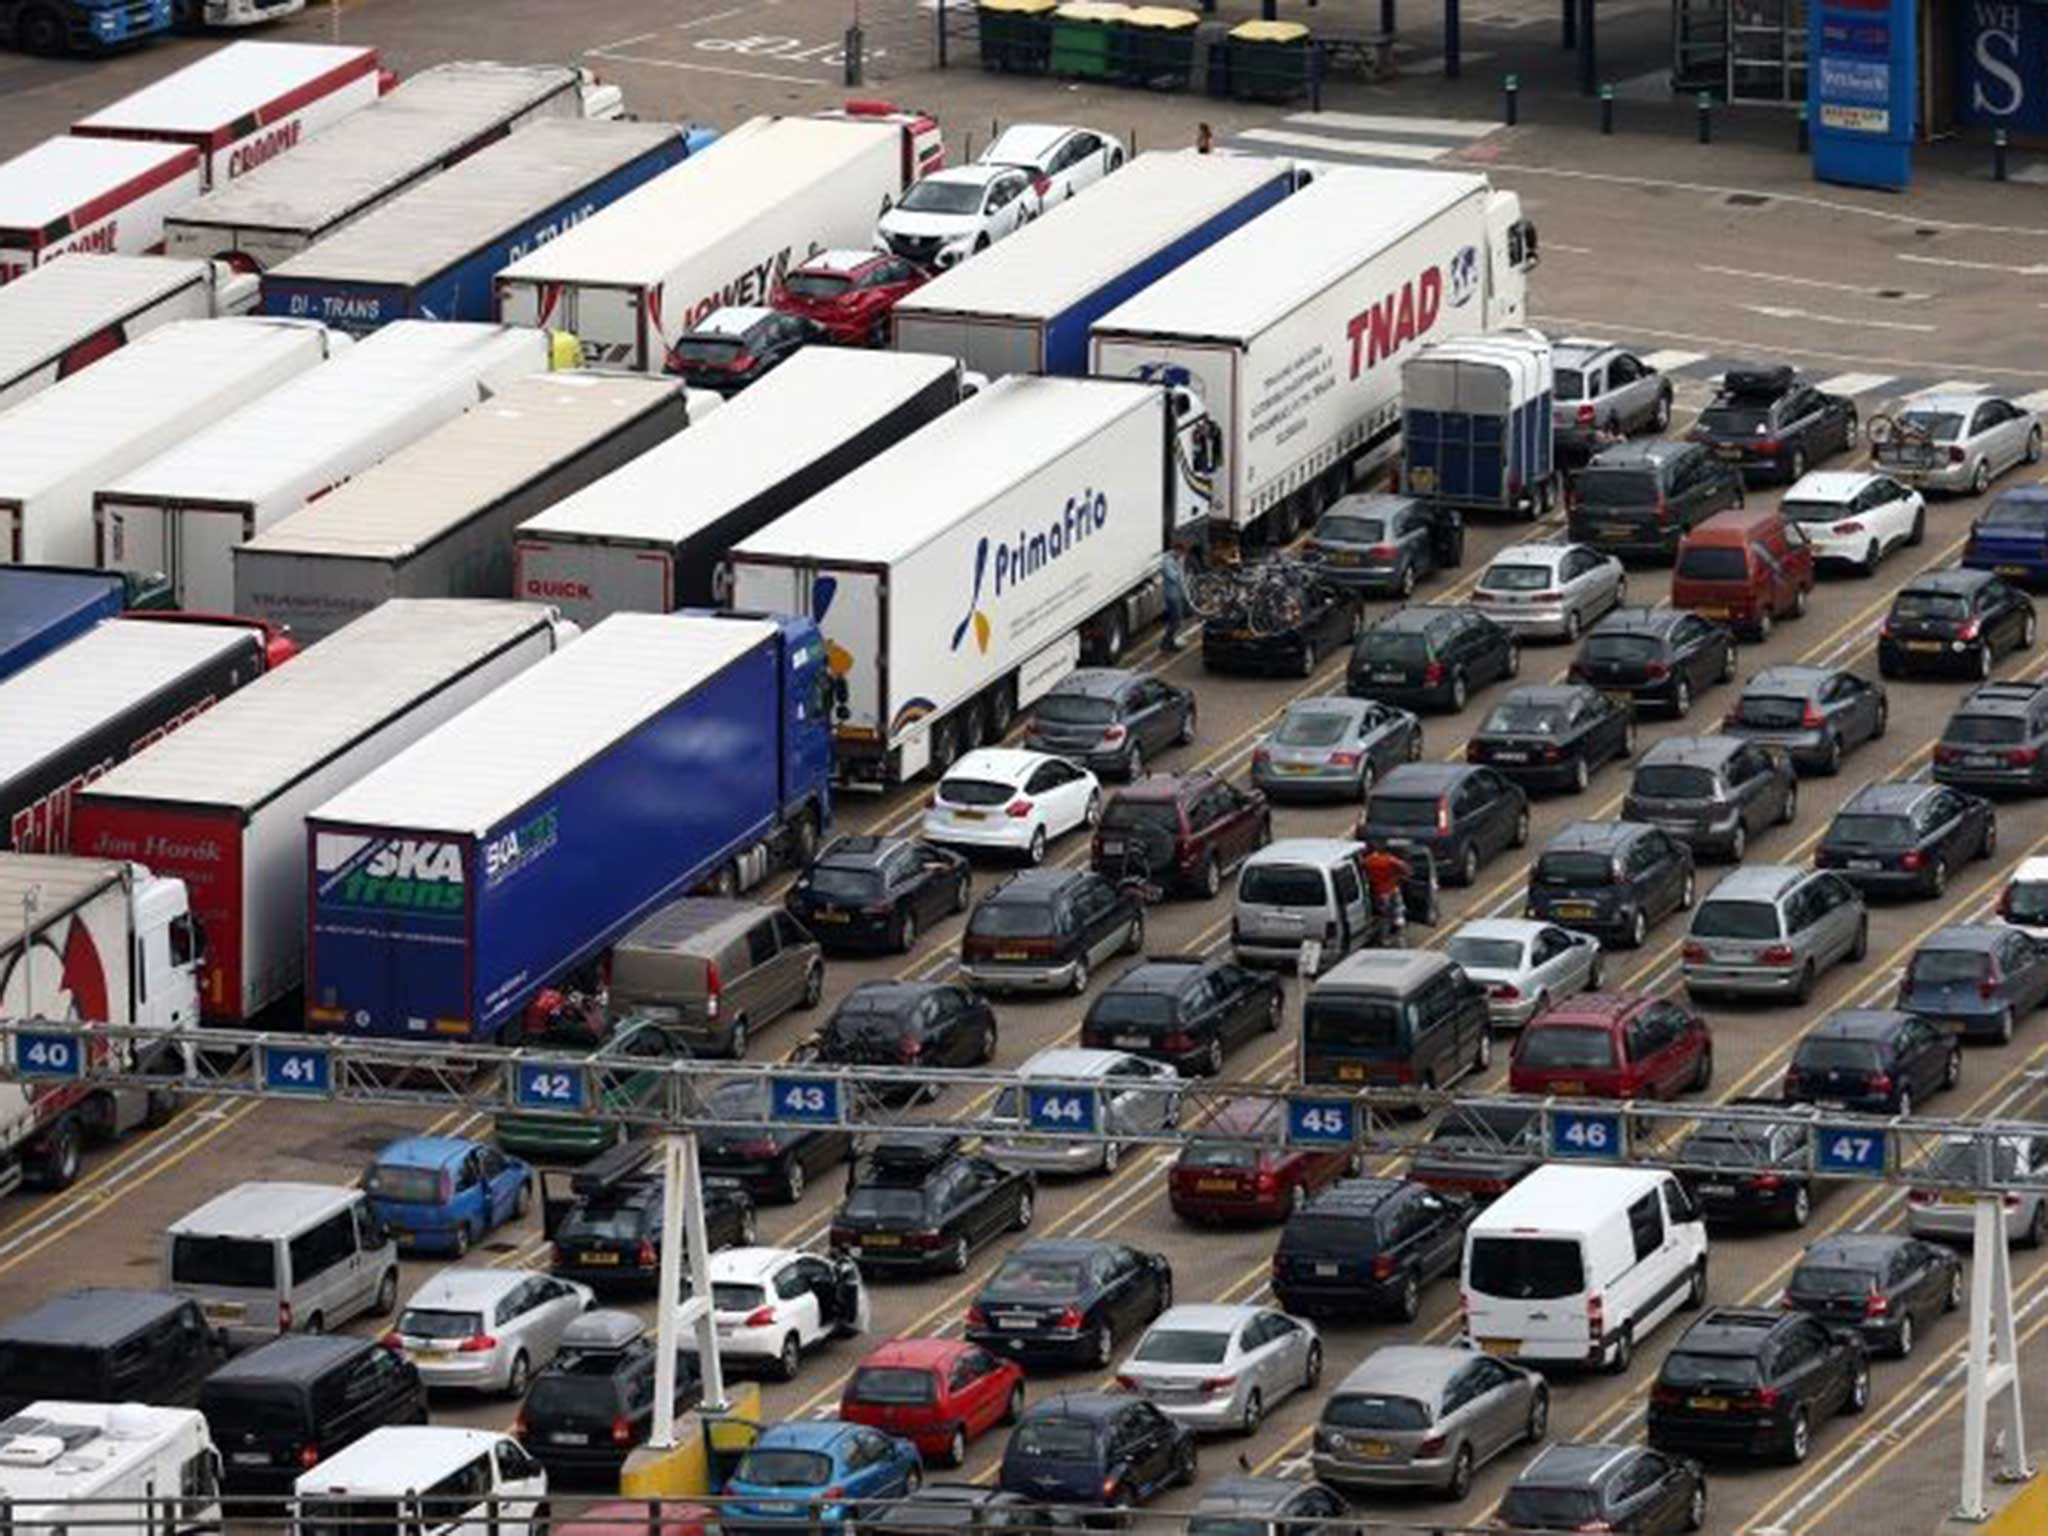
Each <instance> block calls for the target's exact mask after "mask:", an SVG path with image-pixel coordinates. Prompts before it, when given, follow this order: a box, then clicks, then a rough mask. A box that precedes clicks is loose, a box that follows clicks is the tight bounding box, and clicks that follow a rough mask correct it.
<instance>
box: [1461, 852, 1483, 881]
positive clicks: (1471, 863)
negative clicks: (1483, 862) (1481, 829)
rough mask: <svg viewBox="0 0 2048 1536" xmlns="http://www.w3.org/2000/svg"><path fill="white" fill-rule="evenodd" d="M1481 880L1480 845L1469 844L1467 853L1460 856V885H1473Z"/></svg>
mask: <svg viewBox="0 0 2048 1536" xmlns="http://www.w3.org/2000/svg"><path fill="white" fill-rule="evenodd" d="M1478 879H1479V845H1478V844H1477V843H1467V844H1466V845H1465V851H1464V852H1463V853H1462V854H1460V855H1459V856H1458V880H1457V883H1458V884H1459V885H1472V884H1474V883H1475V882H1476V881H1477V880H1478Z"/></svg>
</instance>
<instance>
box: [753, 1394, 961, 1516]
mask: <svg viewBox="0 0 2048 1536" xmlns="http://www.w3.org/2000/svg"><path fill="white" fill-rule="evenodd" d="M923 1481H924V1466H923V1463H922V1462H920V1461H919V1459H918V1455H917V1447H916V1446H914V1445H912V1444H911V1443H910V1442H909V1441H908V1440H903V1439H899V1438H897V1437H896V1436H895V1435H885V1434H883V1433H882V1432H881V1431H880V1430H875V1429H870V1428H868V1427H867V1426H866V1425H865V1424H845V1423H841V1422H840V1421H839V1420H837V1419H802V1420H791V1421H787V1422H784V1423H781V1424H766V1425H763V1426H761V1429H760V1432H759V1435H758V1437H757V1438H756V1439H755V1441H754V1443H753V1444H752V1445H751V1446H749V1447H748V1448H747V1452H746V1454H745V1455H743V1456H742V1457H740V1461H739V1465H738V1466H737V1467H735V1468H734V1469H733V1474H732V1476H731V1477H730V1478H728V1479H727V1480H726V1484H725V1487H724V1488H723V1489H722V1490H720V1491H721V1492H723V1493H724V1495H725V1503H723V1504H722V1505H720V1507H719V1511H718V1529H719V1531H720V1532H721V1533H722V1536H755V1533H759V1532H764V1531H804V1532H809V1531H815V1530H817V1529H818V1528H819V1527H820V1526H822V1527H824V1528H825V1529H827V1530H830V1529H834V1528H837V1529H846V1528H848V1527H849V1526H850V1525H851V1523H852V1522H851V1518H850V1517H851V1515H852V1513H853V1512H854V1511H855V1510H857V1509H859V1508H860V1507H861V1506H862V1505H863V1504H866V1503H869V1502H872V1501H874V1500H877V1499H888V1498H895V1497H898V1496H900V1495H902V1494H906V1493H909V1492H911V1491H913V1490H914V1489H915V1488H916V1487H917V1485H918V1484H919V1483H921V1482H923ZM842 1500H843V1501H845V1502H841V1501H842ZM814 1506H816V1507H817V1508H816V1513H815V1514H814V1513H813V1512H812V1511H813V1507H814Z"/></svg>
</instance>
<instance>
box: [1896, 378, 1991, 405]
mask: <svg viewBox="0 0 2048 1536" xmlns="http://www.w3.org/2000/svg"><path fill="white" fill-rule="evenodd" d="M1990 393H1991V386H1990V385H1989V384H1979V383H1978V382H1977V381H1976V380H1974V379H1943V380H1942V381H1941V382H1940V383H1939V384H1929V385H1928V386H1927V387H1926V388H1925V389H1916V390H1914V391H1913V392H1912V393H1911V394H1910V395H1908V396H1906V398H1907V399H1908V400H1924V399H1925V398H1926V397H1927V396H1929V395H1988V394H1990Z"/></svg>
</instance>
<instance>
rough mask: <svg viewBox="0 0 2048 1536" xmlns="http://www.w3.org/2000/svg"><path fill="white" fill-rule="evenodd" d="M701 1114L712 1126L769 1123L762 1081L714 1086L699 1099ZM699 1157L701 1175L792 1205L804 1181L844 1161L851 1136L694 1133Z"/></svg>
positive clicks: (815, 1130) (818, 1129) (803, 1130)
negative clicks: (715, 1123) (718, 1122)
mask: <svg viewBox="0 0 2048 1536" xmlns="http://www.w3.org/2000/svg"><path fill="white" fill-rule="evenodd" d="M704 1103H705V1114H706V1116H707V1118H710V1119H713V1120H738V1121H740V1122H742V1123H746V1122H753V1123H754V1124H756V1125H759V1124H760V1123H761V1122H763V1121H766V1120H768V1119H770V1118H771V1116H770V1114H769V1106H768V1080H767V1079H766V1078H764V1077H742V1078H737V1079H735V1080H733V1081H730V1082H724V1083H720V1084H719V1085H718V1086H717V1087H716V1088H714V1089H712V1090H711V1092H710V1093H709V1094H707V1095H706V1096H705V1101H704ZM697 1145H698V1151H699V1154H700V1155H701V1156H702V1157H703V1159H704V1166H705V1168H706V1170H707V1171H709V1172H712V1173H716V1174H721V1175H723V1176H724V1177H726V1178H727V1179H730V1180H732V1181H734V1182H735V1183H737V1184H739V1185H740V1186H741V1187H742V1188H744V1189H745V1190H746V1192H747V1193H748V1194H750V1195H753V1196H755V1197H757V1198H759V1199H762V1200H774V1201H777V1202H779V1203H780V1204H783V1205H795V1204H796V1203H797V1202H798V1201H799V1200H801V1199H803V1197H804V1191H805V1190H806V1189H808V1188H809V1187H810V1181H811V1180H812V1179H813V1178H815V1177H816V1176H817V1175H819V1174H821V1173H824V1172H825V1171H827V1170H828V1169H831V1168H835V1167H837V1166H838V1165H839V1164H841V1163H843V1162H845V1161H846V1159H847V1157H848V1156H849V1155H850V1154H851V1152H852V1150H853V1136H852V1134H851V1133H850V1132H848V1131H844V1130H841V1129H840V1128H839V1127H838V1126H836V1125H797V1124H788V1125H780V1126H776V1127H775V1128H774V1129H772V1130H767V1129H764V1130H741V1129H739V1128H737V1127H735V1128H732V1129H728V1130H706V1131H700V1132H699V1133H698V1136H697Z"/></svg>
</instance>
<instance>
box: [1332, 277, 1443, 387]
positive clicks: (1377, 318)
mask: <svg viewBox="0 0 2048 1536" xmlns="http://www.w3.org/2000/svg"><path fill="white" fill-rule="evenodd" d="M1443 303H1444V275H1443V271H1442V269H1441V268H1438V267H1425V268H1423V270H1422V272H1421V274H1420V275H1419V276H1417V277H1412V278H1410V279H1409V280H1408V281H1407V282H1405V283H1403V284H1402V285H1401V286H1400V287H1399V288H1398V289H1396V290H1394V291H1393V292H1390V293H1387V294H1385V295H1383V296H1382V297H1381V298H1379V299H1378V300H1377V301H1375V302H1374V303H1372V304H1369V305H1367V306H1366V307H1365V308H1364V309H1361V310H1360V311H1359V312H1358V313H1357V314H1355V315H1353V316H1352V317H1351V320H1350V322H1349V323H1348V324H1347V325H1346V326H1345V327H1344V333H1345V334H1346V335H1347V336H1349V337H1350V338H1351V377H1352V378H1354V379H1355V378H1357V377H1358V376H1359V374H1361V373H1363V372H1364V371H1365V370H1366V369H1368V368H1373V367H1377V366H1378V365H1379V363H1381V362H1382V361H1383V360H1385V359H1387V358H1390V357H1392V356H1393V355H1394V354H1395V353H1396V352H1398V351H1400V350H1401V348H1402V347H1404V346H1406V345H1407V344H1408V343H1409V342H1411V341H1415V340H1417V339H1418V338H1420V337H1423V336H1427V335H1428V334H1429V333H1430V331H1431V330H1432V329H1434V328H1435V326H1436V317H1437V315H1438V314H1439V313H1441V312H1442V310H1443Z"/></svg>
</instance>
